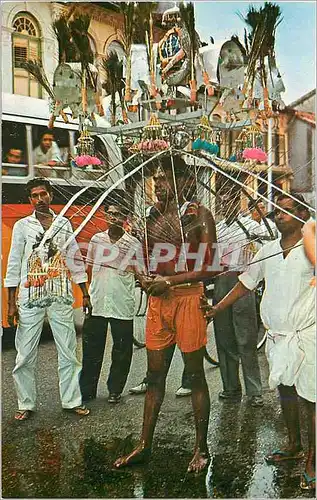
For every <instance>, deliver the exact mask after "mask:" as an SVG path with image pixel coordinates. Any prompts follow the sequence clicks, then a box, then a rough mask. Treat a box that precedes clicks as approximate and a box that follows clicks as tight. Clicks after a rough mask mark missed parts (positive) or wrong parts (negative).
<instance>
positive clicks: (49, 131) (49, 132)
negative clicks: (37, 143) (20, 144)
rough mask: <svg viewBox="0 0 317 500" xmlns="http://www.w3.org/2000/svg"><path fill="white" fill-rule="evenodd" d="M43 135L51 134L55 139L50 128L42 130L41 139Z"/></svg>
mask: <svg viewBox="0 0 317 500" xmlns="http://www.w3.org/2000/svg"><path fill="white" fill-rule="evenodd" d="M44 135H52V136H53V138H54V139H55V136H54V132H53V130H50V129H49V128H48V129H46V130H44V132H42V133H41V139H43V137H44Z"/></svg>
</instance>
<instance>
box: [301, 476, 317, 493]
mask: <svg viewBox="0 0 317 500" xmlns="http://www.w3.org/2000/svg"><path fill="white" fill-rule="evenodd" d="M300 487H301V489H302V490H314V489H316V477H315V476H314V477H310V475H309V474H307V472H303V474H302V475H301V478H300Z"/></svg>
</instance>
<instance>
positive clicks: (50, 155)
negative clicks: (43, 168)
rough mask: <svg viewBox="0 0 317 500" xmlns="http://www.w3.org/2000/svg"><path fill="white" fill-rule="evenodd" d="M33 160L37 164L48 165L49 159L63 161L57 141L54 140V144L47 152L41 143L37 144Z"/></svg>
mask: <svg viewBox="0 0 317 500" xmlns="http://www.w3.org/2000/svg"><path fill="white" fill-rule="evenodd" d="M33 161H34V164H35V165H47V162H49V161H57V162H61V161H62V159H61V152H60V150H59V147H58V146H57V144H56V142H55V141H53V142H52V146H51V147H50V149H48V151H46V153H43V151H42V148H41V145H39V146H37V147H36V148H35V149H34V151H33Z"/></svg>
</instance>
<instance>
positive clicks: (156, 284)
mask: <svg viewBox="0 0 317 500" xmlns="http://www.w3.org/2000/svg"><path fill="white" fill-rule="evenodd" d="M169 287H170V284H169V282H168V278H167V277H164V276H157V277H156V278H155V280H154V281H153V282H152V284H151V285H150V286H149V287H148V289H147V293H148V294H149V295H152V296H153V297H159V296H160V295H164V294H166V293H167V292H168V290H169Z"/></svg>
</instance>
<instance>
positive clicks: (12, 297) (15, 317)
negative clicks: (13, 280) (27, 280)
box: [8, 286, 19, 326]
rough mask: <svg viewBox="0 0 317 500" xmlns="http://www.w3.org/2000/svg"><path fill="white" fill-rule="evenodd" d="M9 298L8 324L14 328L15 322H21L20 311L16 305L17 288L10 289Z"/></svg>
mask: <svg viewBox="0 0 317 500" xmlns="http://www.w3.org/2000/svg"><path fill="white" fill-rule="evenodd" d="M8 290H9V298H8V323H9V326H14V322H15V321H16V322H18V321H19V310H18V306H17V303H16V291H17V287H16V286H14V287H10V288H9V289H8Z"/></svg>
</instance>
